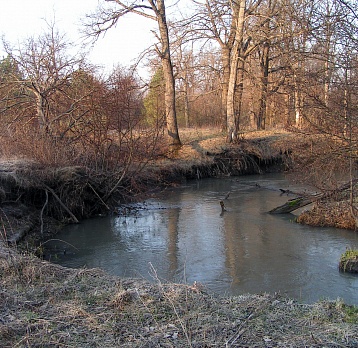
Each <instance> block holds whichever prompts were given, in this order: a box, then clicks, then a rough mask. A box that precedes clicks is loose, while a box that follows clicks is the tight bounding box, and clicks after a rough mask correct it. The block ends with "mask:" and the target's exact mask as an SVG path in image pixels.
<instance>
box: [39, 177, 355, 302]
mask: <svg viewBox="0 0 358 348" xmlns="http://www.w3.org/2000/svg"><path fill="white" fill-rule="evenodd" d="M279 188H283V189H290V190H292V191H294V190H300V188H298V187H297V186H295V185H292V184H290V183H289V181H288V180H287V179H286V178H285V176H284V175H282V174H265V175H261V176H260V175H255V176H243V177H235V178H224V179H223V178H220V179H205V180H200V181H192V182H188V183H186V184H184V185H183V186H181V187H180V188H175V189H170V190H167V191H165V192H162V193H161V194H159V195H157V196H156V197H152V198H150V199H148V200H146V201H145V202H143V203H141V204H139V205H136V206H135V208H136V209H133V210H131V209H129V210H128V212H127V213H126V214H124V215H121V216H111V217H105V218H95V219H89V220H86V221H83V222H82V223H80V224H78V225H70V226H67V227H66V228H64V229H63V231H62V232H61V233H60V234H59V235H57V236H56V238H58V239H59V240H60V241H53V242H49V243H47V246H48V250H47V251H46V253H47V256H48V257H49V258H50V259H51V261H53V262H56V263H59V264H62V265H64V266H68V267H88V268H91V267H100V268H103V269H105V270H106V271H108V272H110V273H112V274H114V275H118V276H121V277H141V278H145V279H148V280H151V281H157V280H158V279H160V280H161V281H174V282H181V283H182V282H185V283H188V284H192V283H193V282H199V283H201V284H203V286H204V287H205V288H206V289H207V291H210V292H214V293H218V294H221V295H239V294H244V293H263V292H270V293H273V292H280V293H281V294H284V295H287V296H289V297H292V298H295V299H297V300H299V301H302V302H306V303H311V302H314V301H317V300H320V299H331V300H334V299H336V298H338V297H339V298H341V299H343V300H344V301H345V302H346V303H347V304H355V305H358V276H356V275H352V274H344V273H341V272H339V271H338V262H339V258H340V255H341V254H342V253H343V252H344V251H345V250H346V248H347V247H355V248H357V247H358V234H357V233H355V232H352V231H346V230H340V229H334V228H314V227H309V226H304V225H299V224H297V223H295V222H293V219H294V217H295V216H294V215H291V214H287V215H271V214H268V213H267V212H268V211H269V210H270V209H272V208H275V207H276V206H278V205H280V204H283V203H285V202H286V201H287V200H288V199H290V198H293V197H294V196H287V195H281V194H280V191H279ZM229 192H230V195H229V197H228V198H227V199H225V200H224V203H225V208H226V211H225V212H222V211H221V207H220V204H219V202H220V200H223V199H224V198H225V196H226V195H227V194H228V193H229Z"/></svg>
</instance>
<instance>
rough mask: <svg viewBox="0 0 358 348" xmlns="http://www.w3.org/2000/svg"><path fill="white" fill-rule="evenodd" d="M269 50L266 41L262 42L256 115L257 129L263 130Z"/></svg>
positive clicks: (264, 125) (264, 124)
mask: <svg viewBox="0 0 358 348" xmlns="http://www.w3.org/2000/svg"><path fill="white" fill-rule="evenodd" d="M269 52H270V45H269V43H268V42H266V43H265V44H264V47H263V50H262V56H261V62H260V65H261V74H262V76H261V98H260V109H259V113H258V116H257V123H256V126H257V129H258V130H263V129H265V127H266V110H267V94H268V75H269Z"/></svg>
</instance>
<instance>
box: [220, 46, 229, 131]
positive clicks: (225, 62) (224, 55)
mask: <svg viewBox="0 0 358 348" xmlns="http://www.w3.org/2000/svg"><path fill="white" fill-rule="evenodd" d="M221 61H222V66H223V77H222V84H221V121H222V128H223V130H226V129H227V112H226V109H227V97H228V87H229V79H230V48H229V47H227V45H223V46H222V47H221Z"/></svg>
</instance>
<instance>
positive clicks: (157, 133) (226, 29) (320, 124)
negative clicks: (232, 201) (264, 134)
mask: <svg viewBox="0 0 358 348" xmlns="http://www.w3.org/2000/svg"><path fill="white" fill-rule="evenodd" d="M185 5H186V6H185V8H178V7H175V6H177V5H176V4H172V3H169V4H168V3H165V2H164V0H157V1H154V0H148V1H144V2H143V1H135V2H130V3H129V2H128V3H125V2H122V1H120V0H111V1H100V2H99V5H98V8H97V9H96V10H94V11H93V12H89V13H86V17H85V21H84V23H83V32H84V33H85V35H86V37H87V38H89V39H91V40H92V43H93V44H95V41H96V39H97V38H98V37H99V36H100V35H103V34H105V33H106V32H107V31H109V30H111V29H112V28H114V27H116V26H117V25H118V26H120V22H121V18H122V17H123V16H125V15H126V14H128V13H132V14H135V15H137V17H138V19H137V20H142V18H141V17H146V18H150V19H152V20H153V21H155V22H156V24H157V31H156V32H154V35H155V37H156V39H157V43H156V44H154V45H153V46H152V47H149V48H148V50H147V51H146V52H144V53H143V57H141V59H143V60H144V59H145V61H146V65H147V67H148V69H150V71H151V78H150V81H148V82H145V81H144V80H143V79H142V78H141V76H139V75H138V72H137V71H136V69H135V68H136V67H135V66H134V67H121V66H120V65H118V67H117V68H115V69H113V70H112V71H111V72H110V73H108V74H104V73H103V71H101V70H100V69H99V68H97V67H95V66H92V65H91V64H90V63H89V62H88V61H87V60H86V56H85V54H84V51H81V50H79V53H78V54H73V53H72V52H73V49H72V48H73V45H72V43H71V42H68V41H67V40H66V37H65V35H64V34H63V33H60V32H59V31H58V30H57V29H56V25H55V23H53V24H50V23H49V24H48V25H47V31H46V32H43V33H40V34H39V35H38V36H37V37H30V38H28V39H27V40H25V41H24V42H22V43H21V44H19V45H18V46H15V45H13V44H11V43H9V42H7V41H6V37H5V38H3V46H4V50H5V52H6V53H7V55H6V56H5V57H3V58H2V60H1V61H0V115H1V117H0V123H1V129H2V133H1V136H0V143H1V150H0V155H1V156H2V157H11V156H19V157H26V158H30V159H33V160H35V161H37V162H39V163H45V164H46V165H48V166H69V165H83V166H86V167H90V168H93V169H96V170H103V171H106V170H110V169H113V168H118V167H122V168H127V167H128V166H129V164H130V163H133V162H134V161H137V163H145V162H146V160H147V159H149V158H153V156H155V155H158V154H163V153H165V152H166V151H167V150H168V149H171V148H175V147H180V145H181V139H180V132H181V130H183V129H188V128H200V127H212V128H217V129H221V130H222V131H223V133H224V134H225V136H226V142H227V143H228V144H237V143H239V142H240V139H241V137H242V134H244V133H245V132H248V131H256V130H271V129H287V130H290V131H294V132H297V133H300V134H314V135H317V136H318V137H324V138H325V139H328V142H327V143H326V144H329V145H328V146H325V147H322V148H321V149H320V151H319V152H320V153H318V154H314V155H313V154H312V156H311V157H310V160H309V161H308V162H306V163H305V166H306V167H307V168H315V169H317V168H318V169H319V168H320V169H322V168H324V169H325V170H324V172H325V174H322V175H320V180H321V181H322V180H323V181H334V180H336V179H334V180H333V179H332V178H333V177H334V175H333V174H332V173H337V171H338V172H342V169H343V171H344V172H346V173H348V174H349V175H350V180H351V182H352V188H353V183H354V180H355V177H356V169H355V164H356V161H357V140H358V139H357V120H358V95H357V93H358V89H357V84H358V52H357V51H358V4H357V3H356V1H353V0H323V1H319V2H313V1H308V0H299V1H293V0H237V1H225V0H223V1H221V0H202V1H191V2H186V3H185ZM173 8H175V10H173ZM168 9H169V10H170V11H169V12H170V15H168V16H167V14H166V13H167V12H168ZM166 11H167V12H166ZM169 12H168V13H169ZM173 13H174V14H173ZM128 35H130V33H128ZM119 64H120V62H119ZM316 176H317V175H316ZM331 179H332V180H331ZM321 186H322V185H321ZM352 200H353V198H352Z"/></svg>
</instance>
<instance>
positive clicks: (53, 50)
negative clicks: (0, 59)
mask: <svg viewBox="0 0 358 348" xmlns="http://www.w3.org/2000/svg"><path fill="white" fill-rule="evenodd" d="M4 47H5V49H6V52H7V54H8V56H9V58H10V59H11V60H12V61H13V62H14V64H16V66H17V68H18V70H19V71H20V72H21V74H11V76H9V77H8V80H7V82H6V84H7V86H8V87H9V86H13V88H16V90H17V91H18V92H17V96H16V97H18V96H19V94H21V95H22V103H26V104H28V106H29V107H33V108H34V109H35V110H36V116H37V122H38V126H39V129H40V130H41V131H42V133H44V134H51V133H52V131H53V129H52V127H53V124H54V123H55V122H59V121H60V119H61V118H62V117H64V116H65V115H67V114H68V112H69V111H70V109H72V108H73V107H74V104H75V102H74V103H71V104H70V105H69V109H68V110H63V109H62V110H61V111H59V108H58V107H57V105H56V103H57V101H58V100H59V98H57V96H58V95H60V94H62V95H63V96H65V93H64V90H65V87H66V86H68V84H69V83H70V79H71V77H72V74H73V73H74V71H76V70H77V69H79V68H80V67H81V66H83V65H84V59H83V58H82V57H76V56H69V55H68V54H67V50H68V47H69V44H68V43H67V42H66V41H65V39H64V36H62V35H61V34H60V33H59V32H58V31H57V30H56V29H55V26H54V25H49V31H48V32H47V33H45V34H43V35H41V36H39V37H38V38H29V39H28V40H27V41H26V42H25V43H24V44H23V45H22V46H21V47H19V48H17V49H14V48H12V47H10V45H8V44H7V43H4ZM15 104H16V103H15Z"/></svg>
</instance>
